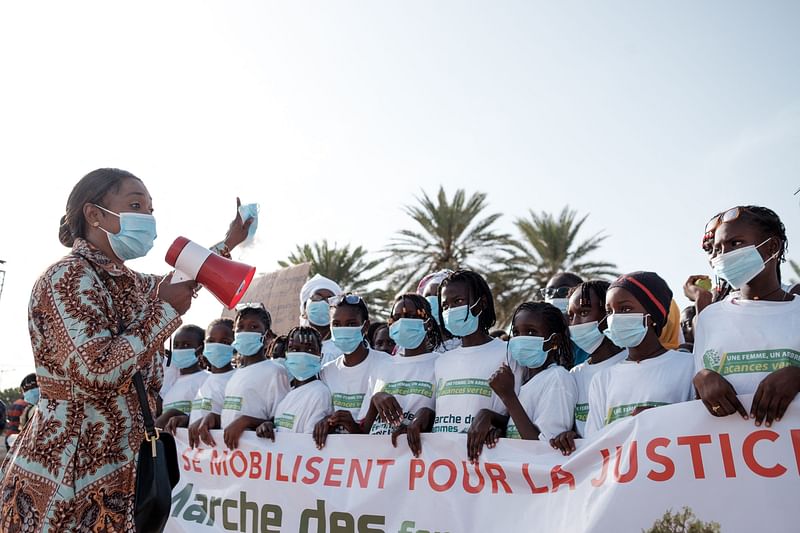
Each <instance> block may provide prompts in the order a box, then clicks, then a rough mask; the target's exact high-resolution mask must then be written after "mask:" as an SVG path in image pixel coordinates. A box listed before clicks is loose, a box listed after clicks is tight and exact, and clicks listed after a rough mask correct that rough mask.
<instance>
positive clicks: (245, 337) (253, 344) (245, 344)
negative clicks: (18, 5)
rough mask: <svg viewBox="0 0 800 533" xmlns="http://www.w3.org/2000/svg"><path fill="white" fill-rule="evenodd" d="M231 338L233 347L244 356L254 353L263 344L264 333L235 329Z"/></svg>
mask: <svg viewBox="0 0 800 533" xmlns="http://www.w3.org/2000/svg"><path fill="white" fill-rule="evenodd" d="M233 338H234V341H233V349H234V350H236V351H237V352H239V353H240V354H241V355H244V356H245V357H250V356H251V355H256V354H257V353H258V351H259V350H261V347H262V346H264V334H263V333H259V332H258V331H237V332H236V335H234V336H233Z"/></svg>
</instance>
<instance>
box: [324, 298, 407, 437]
mask: <svg viewBox="0 0 800 533" xmlns="http://www.w3.org/2000/svg"><path fill="white" fill-rule="evenodd" d="M328 303H329V304H330V306H331V337H332V338H333V342H334V343H336V346H337V348H339V349H340V350H341V351H342V352H343V354H342V355H340V356H339V357H337V358H336V359H334V360H333V361H331V362H329V363H325V364H323V366H322V371H321V372H320V379H321V380H322V382H323V383H325V384H326V385H327V386H328V388H329V389H330V391H331V395H332V397H333V409H334V413H333V414H332V415H331V416H328V417H326V418H324V419H322V420H320V421H319V422H318V423H317V425H316V427H315V428H314V441H315V442H316V444H317V447H318V448H320V449H321V448H322V447H324V446H325V441H326V440H327V438H328V434H329V433H332V432H338V433H363V429H362V428H361V425H360V421H359V420H358V419H357V418H358V415H359V413H360V412H361V409H362V406H363V405H364V398H365V397H366V396H367V392H369V379H370V377H371V376H372V375H374V373H375V368H376V366H377V365H378V364H380V363H381V362H382V361H385V360H387V359H391V357H392V356H391V355H388V354H386V353H385V352H379V351H377V350H373V349H371V348H369V344H368V343H367V340H366V338H365V337H366V334H367V330H368V329H369V310H368V309H367V304H366V303H365V302H364V300H363V299H362V298H361V297H360V296H358V295H356V294H346V295H343V296H334V297H333V298H332V299H331V300H329V302H328ZM323 360H324V359H323Z"/></svg>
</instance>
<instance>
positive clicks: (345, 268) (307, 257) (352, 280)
mask: <svg viewBox="0 0 800 533" xmlns="http://www.w3.org/2000/svg"><path fill="white" fill-rule="evenodd" d="M381 262H382V261H381V260H380V259H374V260H371V259H368V258H367V250H365V249H364V248H362V247H361V246H357V247H356V248H353V249H351V248H350V245H349V244H347V245H345V246H341V247H340V246H338V245H337V244H336V243H334V244H333V246H331V245H330V244H328V241H327V239H324V240H322V242H315V243H312V244H304V245H302V246H300V245H297V249H296V250H295V251H294V252H292V254H291V255H289V257H288V258H287V259H286V260H285V261H278V264H279V265H280V266H281V267H283V268H286V267H288V266H290V265H299V264H301V263H311V270H310V272H309V274H310V275H311V276H313V275H315V274H322V275H323V276H325V277H326V278H330V279H332V280H334V281H335V282H337V283H338V284H339V285H341V287H342V288H343V289H345V290H347V291H349V292H354V293H359V294H362V295H366V294H368V292H369V291H368V289H369V287H370V285H372V284H374V283H375V282H377V281H379V280H382V279H383V278H384V275H383V274H382V273H381V272H376V270H375V269H376V268H377V267H378V265H380V264H381Z"/></svg>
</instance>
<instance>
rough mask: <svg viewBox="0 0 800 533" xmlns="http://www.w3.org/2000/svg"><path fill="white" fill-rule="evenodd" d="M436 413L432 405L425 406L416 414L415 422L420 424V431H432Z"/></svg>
mask: <svg viewBox="0 0 800 533" xmlns="http://www.w3.org/2000/svg"><path fill="white" fill-rule="evenodd" d="M435 418H436V413H435V412H434V410H433V409H431V408H430V407H423V408H421V409H420V410H419V411H417V412H416V413H415V414H414V422H415V423H416V424H418V425H419V428H420V431H422V432H423V433H430V432H431V430H432V429H433V421H434V420H435Z"/></svg>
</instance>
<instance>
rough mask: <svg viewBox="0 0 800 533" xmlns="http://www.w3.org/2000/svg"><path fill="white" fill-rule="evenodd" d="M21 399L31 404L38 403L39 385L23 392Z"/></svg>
mask: <svg viewBox="0 0 800 533" xmlns="http://www.w3.org/2000/svg"><path fill="white" fill-rule="evenodd" d="M22 399H23V400H25V401H26V402H28V403H32V404H33V405H36V404H37V403H39V387H34V388H33V389H30V390H26V391H25V392H23V393H22Z"/></svg>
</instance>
